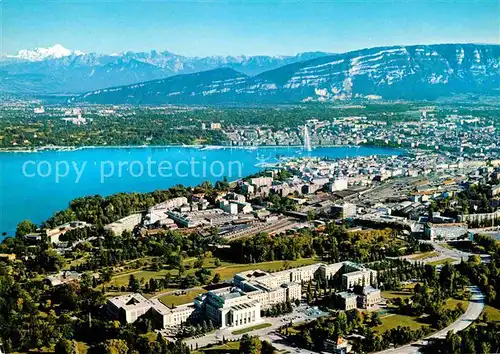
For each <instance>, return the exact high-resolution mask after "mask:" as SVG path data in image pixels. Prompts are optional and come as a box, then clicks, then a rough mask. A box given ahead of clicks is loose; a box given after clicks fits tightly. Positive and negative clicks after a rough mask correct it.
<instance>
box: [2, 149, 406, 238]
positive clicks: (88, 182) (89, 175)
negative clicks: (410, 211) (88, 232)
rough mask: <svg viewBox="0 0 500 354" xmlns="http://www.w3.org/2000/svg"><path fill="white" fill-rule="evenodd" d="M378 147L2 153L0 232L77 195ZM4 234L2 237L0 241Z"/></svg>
mask: <svg viewBox="0 0 500 354" xmlns="http://www.w3.org/2000/svg"><path fill="white" fill-rule="evenodd" d="M401 153H403V150H395V149H385V148H377V147H325V148H316V149H314V150H313V151H312V152H303V151H302V150H301V149H299V148H286V147H280V148H259V149H230V148H225V149H214V150H201V149H198V148H192V147H158V148H95V149H81V150H75V151H44V152H37V153H0V233H3V232H6V233H7V234H8V235H13V234H14V232H15V228H16V225H17V224H18V223H19V221H21V220H23V219H30V220H32V221H33V222H35V223H40V222H42V221H44V220H46V219H47V218H49V217H50V216H51V215H52V214H53V213H54V212H56V211H58V210H62V209H65V208H66V207H67V206H68V203H69V201H71V200H72V199H75V198H77V197H81V196H86V195H95V194H100V195H103V196H107V195H110V194H114V193H118V192H149V191H153V190H155V189H167V188H168V187H171V186H173V185H176V184H184V185H189V186H193V185H197V184H199V183H201V182H202V181H204V180H210V181H212V182H215V181H217V180H221V179H222V178H223V177H222V176H227V177H228V179H229V180H236V179H238V178H240V177H243V176H246V175H249V174H251V173H255V172H257V171H259V170H261V169H262V168H263V167H262V166H261V165H259V164H260V163H262V162H267V163H273V162H275V161H276V158H277V157H280V156H317V157H329V158H343V157H348V156H351V157H352V156H370V155H396V154H401ZM2 238H3V237H2V236H0V241H1V239H2Z"/></svg>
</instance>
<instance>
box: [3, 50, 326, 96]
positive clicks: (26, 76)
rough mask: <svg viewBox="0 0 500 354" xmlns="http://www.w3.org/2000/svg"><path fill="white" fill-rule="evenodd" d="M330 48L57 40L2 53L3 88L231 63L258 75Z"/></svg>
mask: <svg viewBox="0 0 500 354" xmlns="http://www.w3.org/2000/svg"><path fill="white" fill-rule="evenodd" d="M327 54H328V53H323V52H312V53H301V54H298V55H296V56H279V57H272V56H238V57H233V56H212V57H203V58H198V57H186V56H182V55H178V54H174V53H171V52H168V51H164V52H157V51H151V52H138V53H135V52H126V53H119V54H111V55H108V54H97V53H89V54H85V53H82V52H79V51H72V50H69V49H66V48H64V47H62V46H61V45H55V46H53V47H50V48H36V49H35V50H33V51H29V50H20V51H19V53H18V54H17V55H11V56H3V57H0V90H1V91H3V92H12V93H34V94H43V93H83V92H87V91H91V90H96V89H100V88H105V87H111V86H120V85H130V84H134V83H137V82H141V81H148V80H154V79H160V78H165V77H169V76H174V75H179V74H188V73H195V72H199V71H206V70H212V69H216V68H221V67H228V68H232V69H235V70H237V71H240V72H242V73H245V74H247V75H257V74H259V73H262V72H264V71H267V70H271V69H275V68H278V67H281V66H283V65H286V64H290V63H294V62H297V61H302V60H307V59H313V58H318V57H321V56H324V55H327Z"/></svg>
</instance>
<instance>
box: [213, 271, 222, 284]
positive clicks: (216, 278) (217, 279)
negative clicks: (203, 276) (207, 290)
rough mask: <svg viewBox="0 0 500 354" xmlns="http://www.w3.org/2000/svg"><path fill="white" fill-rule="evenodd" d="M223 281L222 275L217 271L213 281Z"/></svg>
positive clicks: (216, 282)
mask: <svg viewBox="0 0 500 354" xmlns="http://www.w3.org/2000/svg"><path fill="white" fill-rule="evenodd" d="M220 281H221V276H220V274H219V273H215V275H214V278H213V279H212V283H214V284H219V283H220Z"/></svg>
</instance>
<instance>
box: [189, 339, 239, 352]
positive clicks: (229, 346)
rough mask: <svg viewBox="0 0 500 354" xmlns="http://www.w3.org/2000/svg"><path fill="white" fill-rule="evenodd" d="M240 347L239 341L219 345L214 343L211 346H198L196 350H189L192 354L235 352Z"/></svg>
mask: <svg viewBox="0 0 500 354" xmlns="http://www.w3.org/2000/svg"><path fill="white" fill-rule="evenodd" d="M239 349H240V342H227V343H225V344H221V345H215V346H213V347H205V348H200V349H198V350H197V351H193V352H191V353H192V354H203V353H221V354H222V353H237V352H238V350H239Z"/></svg>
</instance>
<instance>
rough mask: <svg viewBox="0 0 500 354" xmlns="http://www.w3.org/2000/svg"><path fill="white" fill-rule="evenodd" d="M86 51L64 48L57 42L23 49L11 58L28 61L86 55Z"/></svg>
mask: <svg viewBox="0 0 500 354" xmlns="http://www.w3.org/2000/svg"><path fill="white" fill-rule="evenodd" d="M84 54H85V53H83V52H80V51H79V50H71V49H67V48H64V47H63V46H62V45H60V44H55V45H53V46H52V47H48V48H35V50H27V49H21V50H20V51H19V52H18V53H17V54H16V55H12V56H9V55H7V56H6V57H7V58H10V59H21V60H27V61H40V60H47V59H59V58H63V57H69V56H71V55H76V56H78V55H84Z"/></svg>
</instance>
